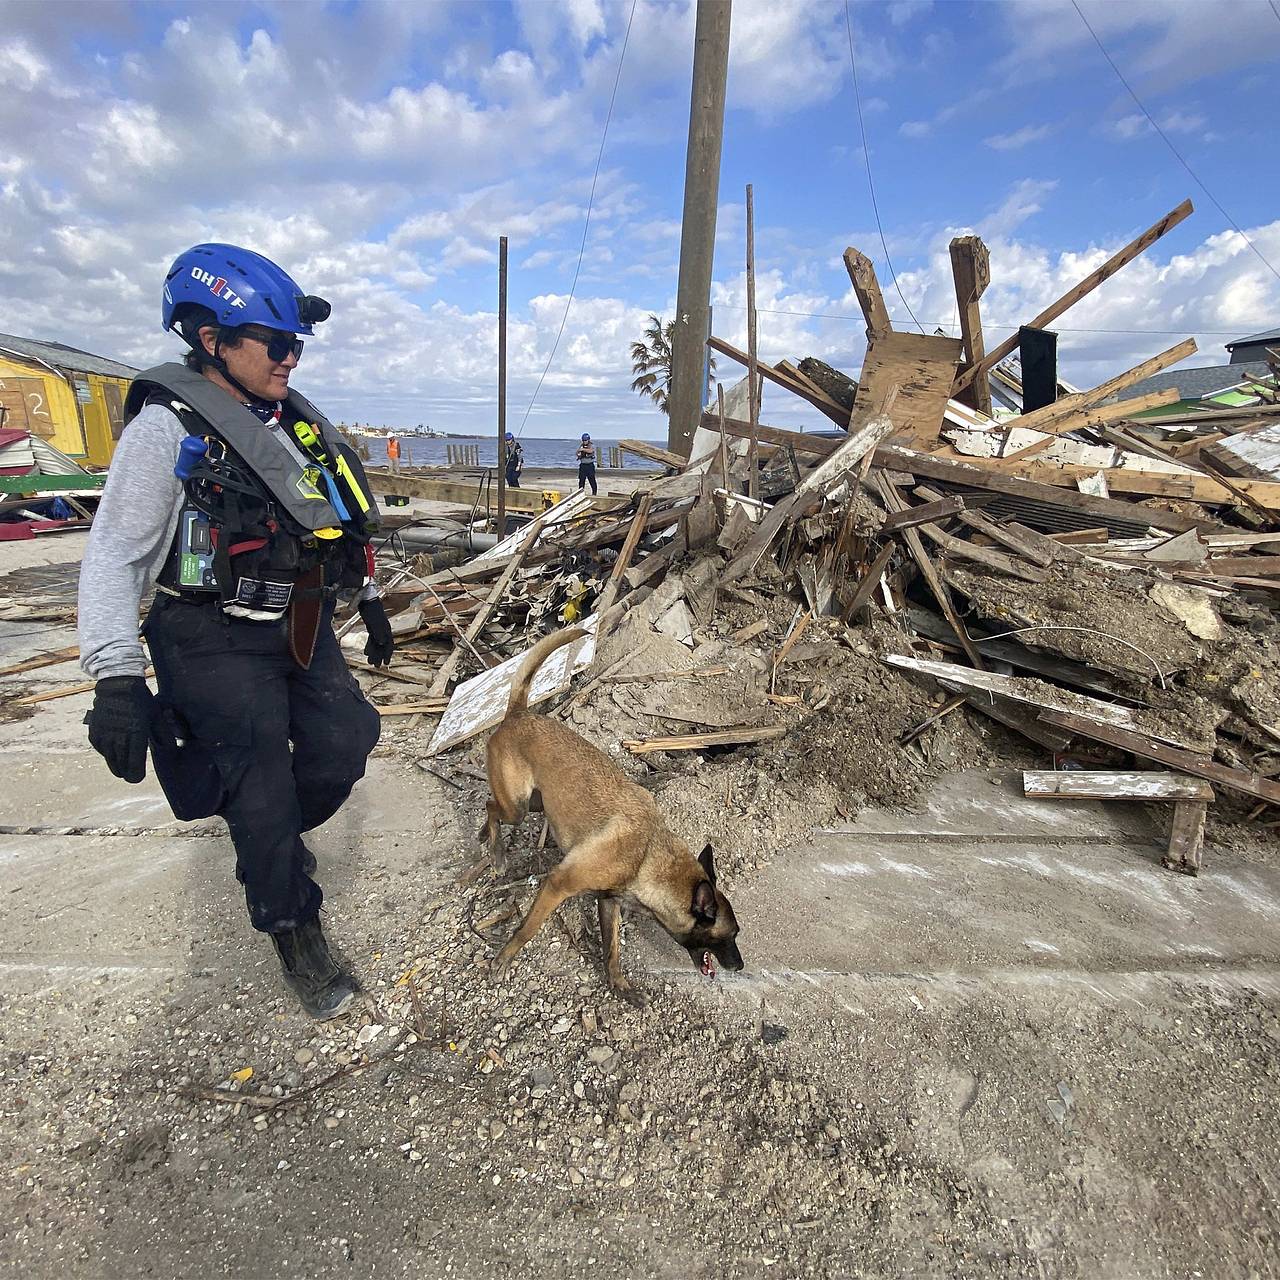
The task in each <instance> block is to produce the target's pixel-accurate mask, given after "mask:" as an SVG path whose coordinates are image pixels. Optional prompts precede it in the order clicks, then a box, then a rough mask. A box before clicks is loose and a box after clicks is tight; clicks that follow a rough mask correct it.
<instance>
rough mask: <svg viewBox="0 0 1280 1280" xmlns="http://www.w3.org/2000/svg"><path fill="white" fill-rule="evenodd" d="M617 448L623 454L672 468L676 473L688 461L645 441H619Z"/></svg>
mask: <svg viewBox="0 0 1280 1280" xmlns="http://www.w3.org/2000/svg"><path fill="white" fill-rule="evenodd" d="M618 448H619V449H621V450H622V452H623V453H634V454H635V456H636V457H637V458H643V459H644V460H645V461H646V462H656V463H657V464H658V465H659V466H660V467H674V468H675V469H676V470H677V471H679V470H680V469H681V467H683V466H685V465H686V464H687V463H688V461H689V459H688V458H682V457H681V456H680V455H679V454H678V453H672V452H671V450H670V449H660V448H659V447H658V446H657V445H656V444H650V443H649V442H648V441H647V440H619V441H618Z"/></svg>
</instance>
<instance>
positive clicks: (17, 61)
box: [0, 40, 49, 93]
mask: <svg viewBox="0 0 1280 1280" xmlns="http://www.w3.org/2000/svg"><path fill="white" fill-rule="evenodd" d="M48 76H49V64H48V63H47V62H46V61H45V60H44V59H43V58H42V57H40V55H39V54H38V53H36V52H35V50H33V49H32V48H31V46H30V45H28V44H27V43H26V42H25V41H23V40H6V41H5V43H4V44H0V87H3V88H10V89H17V90H18V91H20V92H23V91H25V92H28V93H29V92H30V91H31V90H32V89H34V88H35V87H36V85H38V84H39V83H40V82H41V81H42V80H46V79H48Z"/></svg>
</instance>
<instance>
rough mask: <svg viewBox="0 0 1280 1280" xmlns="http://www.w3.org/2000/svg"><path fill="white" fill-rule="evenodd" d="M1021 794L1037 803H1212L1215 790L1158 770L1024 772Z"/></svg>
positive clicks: (1181, 774) (1189, 778)
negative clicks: (1117, 801)
mask: <svg viewBox="0 0 1280 1280" xmlns="http://www.w3.org/2000/svg"><path fill="white" fill-rule="evenodd" d="M1022 793H1023V795H1027V796H1031V797H1032V798H1033V799H1036V800H1053V799H1062V800H1207V801H1210V802H1211V801H1212V800H1213V788H1212V787H1211V786H1210V785H1209V784H1208V783H1207V782H1205V781H1203V780H1202V779H1200V778H1193V777H1191V776H1190V775H1189V774H1185V773H1165V772H1164V771H1162V770H1156V769H1153V770H1148V771H1142V772H1136V773H1108V772H1106V771H1103V770H1074V769H1073V770H1070V771H1068V772H1059V771H1057V770H1053V769H1025V770H1023V773H1022Z"/></svg>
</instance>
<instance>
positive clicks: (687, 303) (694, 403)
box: [667, 0, 733, 458]
mask: <svg viewBox="0 0 1280 1280" xmlns="http://www.w3.org/2000/svg"><path fill="white" fill-rule="evenodd" d="M732 8H733V5H732V0H698V12H697V26H696V30H695V33H694V38H693V91H692V93H691V95H690V100H689V145H688V151H687V153H686V157H685V170H684V217H683V221H682V223H681V227H680V282H679V286H678V288H677V290H676V320H675V332H674V336H673V338H672V344H671V345H672V355H671V391H670V394H669V397H668V402H667V413H668V419H667V448H668V449H670V450H671V452H672V453H678V454H680V455H681V456H682V457H686V458H687V457H688V456H689V450H690V447H691V446H692V443H693V433H694V431H695V430H696V428H697V425H698V420H699V418H700V417H701V414H702V398H703V396H704V395H705V393H706V387H705V386H704V385H703V368H704V344H705V341H706V334H707V324H708V311H709V309H710V304H711V267H712V261H713V258H714V254H715V241H716V205H717V202H718V201H719V198H720V144H721V141H722V139H723V136H724V97H725V82H726V80H727V79H728V73H729V20H730V15H731V13H732Z"/></svg>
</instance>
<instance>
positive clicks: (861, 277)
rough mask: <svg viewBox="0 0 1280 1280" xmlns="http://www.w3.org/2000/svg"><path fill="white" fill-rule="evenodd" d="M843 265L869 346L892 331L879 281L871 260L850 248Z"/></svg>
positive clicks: (845, 253)
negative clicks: (862, 319)
mask: <svg viewBox="0 0 1280 1280" xmlns="http://www.w3.org/2000/svg"><path fill="white" fill-rule="evenodd" d="M844 265H845V270H846V271H848V273H849V280H850V281H851V282H852V284H853V291H854V293H855V294H856V295H857V297H858V305H859V306H860V307H861V308H862V315H863V317H864V319H865V320H866V322H867V345H868V346H871V345H872V344H873V343H876V342H879V341H880V339H881V338H883V337H885V336H886V335H887V334H889V333H891V332H892V331H893V325H892V324H891V323H890V322H889V309H888V307H886V306H885V305H884V295H883V294H882V293H881V292H880V281H879V280H877V279H876V269H875V266H874V265H873V264H872V262H871V259H870V258H868V257H867V255H866V254H865V253H860V252H859V251H858V250H857V249H855V248H853V247H852V246H850V247H849V248H848V249H846V250H845V251H844ZM864 376H865V374H864ZM859 381H861V379H860V380H859Z"/></svg>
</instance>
